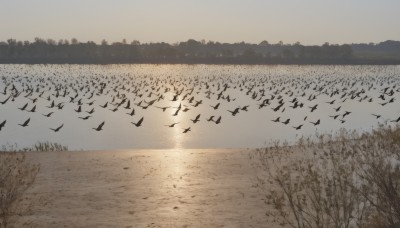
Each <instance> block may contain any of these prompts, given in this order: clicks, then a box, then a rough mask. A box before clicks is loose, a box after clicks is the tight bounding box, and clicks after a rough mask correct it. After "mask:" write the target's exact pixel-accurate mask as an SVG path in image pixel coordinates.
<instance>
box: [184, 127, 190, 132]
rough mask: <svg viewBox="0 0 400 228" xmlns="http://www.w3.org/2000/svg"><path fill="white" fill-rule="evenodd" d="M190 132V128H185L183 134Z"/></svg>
mask: <svg viewBox="0 0 400 228" xmlns="http://www.w3.org/2000/svg"><path fill="white" fill-rule="evenodd" d="M189 131H190V127H188V128H184V129H183V132H182V133H188V132H189Z"/></svg>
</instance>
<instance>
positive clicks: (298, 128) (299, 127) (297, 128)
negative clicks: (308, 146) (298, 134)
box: [293, 124, 303, 130]
mask: <svg viewBox="0 0 400 228" xmlns="http://www.w3.org/2000/svg"><path fill="white" fill-rule="evenodd" d="M302 126H303V124H300V125H299V126H297V127H293V128H294V129H296V130H300V129H301V127H302Z"/></svg>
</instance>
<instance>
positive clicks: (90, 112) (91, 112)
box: [86, 108, 94, 115]
mask: <svg viewBox="0 0 400 228" xmlns="http://www.w3.org/2000/svg"><path fill="white" fill-rule="evenodd" d="M86 113H87V114H90V115H92V114H93V113H94V108H92V110H90V111H86Z"/></svg>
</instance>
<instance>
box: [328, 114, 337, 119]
mask: <svg viewBox="0 0 400 228" xmlns="http://www.w3.org/2000/svg"><path fill="white" fill-rule="evenodd" d="M329 117H331V118H333V119H334V120H336V119H337V118H338V117H339V115H334V116H329Z"/></svg>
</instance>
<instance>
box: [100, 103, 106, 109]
mask: <svg viewBox="0 0 400 228" xmlns="http://www.w3.org/2000/svg"><path fill="white" fill-rule="evenodd" d="M107 105H108V102H106V103H105V104H104V105H99V106H100V107H102V108H107Z"/></svg>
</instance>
